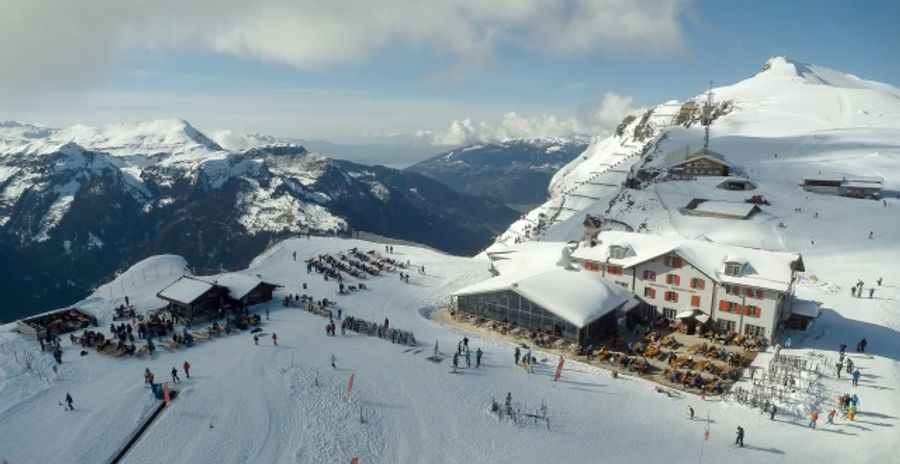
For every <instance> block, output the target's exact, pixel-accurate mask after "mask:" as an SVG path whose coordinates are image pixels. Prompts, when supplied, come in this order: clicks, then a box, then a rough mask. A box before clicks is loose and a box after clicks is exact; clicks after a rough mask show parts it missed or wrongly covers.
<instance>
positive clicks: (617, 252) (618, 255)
mask: <svg viewBox="0 0 900 464" xmlns="http://www.w3.org/2000/svg"><path fill="white" fill-rule="evenodd" d="M627 253H628V249H627V248H625V247H622V246H615V245H613V246H611V247H609V257H610V258H613V259H622V258H624V257H625V255H626V254H627Z"/></svg>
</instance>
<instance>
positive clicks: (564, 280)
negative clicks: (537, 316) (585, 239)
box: [453, 264, 633, 328]
mask: <svg viewBox="0 0 900 464" xmlns="http://www.w3.org/2000/svg"><path fill="white" fill-rule="evenodd" d="M504 290H510V291H513V292H515V293H517V294H519V295H521V296H523V297H524V298H527V299H528V300H530V301H532V302H533V303H535V304H538V305H540V306H541V307H542V308H544V309H546V310H547V311H550V312H551V313H553V314H556V315H557V316H559V317H560V318H562V319H565V320H566V321H569V322H570V323H572V324H573V325H575V326H576V327H579V328H581V327H584V326H586V325H588V324H590V323H591V322H593V321H595V320H597V319H599V318H601V317H603V316H605V315H607V314H609V313H610V312H612V311H615V310H616V309H617V308H619V307H620V306H622V305H623V304H625V303H627V302H629V301H630V300H631V299H632V298H633V296H632V294H631V292H629V291H628V290H626V289H624V288H622V287H620V286H619V285H616V284H615V283H613V282H610V281H608V280H606V279H603V278H602V277H600V276H599V275H598V274H596V273H591V272H587V271H580V270H567V269H565V268H562V267H559V266H555V265H552V264H550V265H545V266H544V267H543V269H542V270H535V269H534V268H532V269H525V270H510V271H509V272H506V273H505V274H500V275H499V276H497V277H494V278H491V279H488V280H485V281H483V282H479V283H477V284H474V285H470V286H468V287H465V288H462V289H460V290H457V291H456V292H454V293H453V295H455V296H459V295H474V294H479V293H489V292H497V291H504Z"/></svg>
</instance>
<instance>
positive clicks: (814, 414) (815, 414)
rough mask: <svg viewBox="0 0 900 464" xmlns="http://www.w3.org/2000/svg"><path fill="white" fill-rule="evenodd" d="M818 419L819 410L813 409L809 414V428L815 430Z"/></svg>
mask: <svg viewBox="0 0 900 464" xmlns="http://www.w3.org/2000/svg"><path fill="white" fill-rule="evenodd" d="M818 421H819V412H818V411H815V410H813V412H812V414H810V415H809V428H811V429H813V430H815V429H816V422H818Z"/></svg>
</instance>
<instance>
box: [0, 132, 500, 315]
mask: <svg viewBox="0 0 900 464" xmlns="http://www.w3.org/2000/svg"><path fill="white" fill-rule="evenodd" d="M257 145H258V146H256V147H252V148H249V147H248V149H246V150H242V151H234V150H226V149H224V148H222V147H221V146H220V145H219V144H218V143H216V142H214V141H213V140H212V139H210V138H209V137H207V136H206V135H204V134H203V133H201V132H200V131H198V130H197V129H195V128H194V127H192V126H191V125H190V124H189V123H187V122H186V121H183V120H159V121H147V122H141V123H134V124H115V125H111V126H106V127H87V126H75V127H72V128H67V129H54V128H48V127H44V126H38V125H32V124H23V123H18V122H0V262H2V263H4V265H3V266H0V291H2V292H3V294H4V298H3V302H2V303H0V320H10V319H12V318H15V317H17V316H20V315H22V314H28V313H34V312H38V311H41V310H46V309H49V308H51V307H54V306H57V305H59V304H63V303H64V302H66V301H73V300H76V299H78V298H80V297H83V296H84V295H85V294H86V293H87V291H88V290H89V289H90V288H91V287H93V286H94V285H96V283H97V282H99V281H101V280H103V279H108V278H109V277H110V275H111V274H113V273H115V272H116V271H117V270H119V269H121V268H122V267H123V266H124V265H125V264H127V263H131V262H134V261H136V260H139V259H141V258H143V257H146V256H150V255H154V254H160V253H175V254H179V255H182V256H184V257H185V258H187V259H188V260H189V261H190V262H191V263H194V264H195V265H197V266H200V267H204V268H208V269H210V270H218V269H222V268H226V269H228V268H236V267H244V266H246V264H247V263H248V262H249V260H250V259H252V258H253V257H254V256H256V255H258V254H259V253H260V252H261V251H262V250H263V249H264V248H265V247H266V246H267V245H268V244H269V243H270V242H271V241H273V240H275V239H278V238H281V237H283V236H287V235H290V234H303V233H306V232H307V231H309V232H311V233H348V232H349V231H352V230H363V231H367V232H372V233H376V234H380V235H385V236H391V237H397V238H401V239H406V240H411V241H415V242H419V243H423V244H426V245H429V246H432V247H434V248H438V249H440V250H444V251H447V252H451V253H457V254H467V253H473V252H476V251H477V250H479V249H481V248H483V247H484V246H486V245H487V244H488V243H489V241H490V239H491V237H492V236H494V235H495V234H496V233H497V232H499V231H502V230H503V229H504V228H505V227H506V226H508V225H509V224H510V223H511V222H512V221H513V220H515V218H516V217H517V216H518V214H517V213H516V212H514V211H513V210H511V209H509V208H508V207H506V206H505V205H504V204H503V203H502V202H501V201H498V200H492V199H484V198H478V197H475V196H472V195H468V194H465V193H459V192H457V191H455V190H453V189H451V188H448V187H446V186H444V185H443V184H441V183H439V182H437V181H434V180H432V179H429V178H427V177H425V176H423V175H420V174H417V173H415V172H411V171H400V170H396V169H391V168H386V167H383V166H365V165H361V164H356V163H352V162H348V161H339V160H333V159H329V158H327V157H325V156H322V155H319V154H315V153H310V152H308V151H307V150H306V149H305V148H304V147H303V146H300V145H296V144H291V143H283V142H279V141H276V140H271V144H268V145H267V144H265V143H259V144H257ZM6 263H14V264H13V265H11V266H8V265H6Z"/></svg>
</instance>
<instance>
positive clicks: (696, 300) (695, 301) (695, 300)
mask: <svg viewBox="0 0 900 464" xmlns="http://www.w3.org/2000/svg"><path fill="white" fill-rule="evenodd" d="M691 306H694V307H700V295H693V296H692V297H691Z"/></svg>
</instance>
